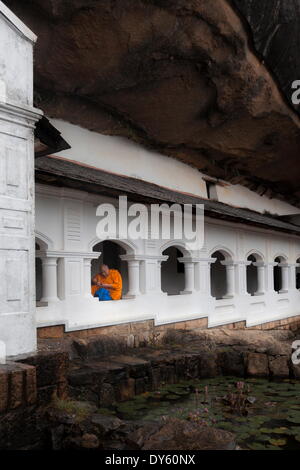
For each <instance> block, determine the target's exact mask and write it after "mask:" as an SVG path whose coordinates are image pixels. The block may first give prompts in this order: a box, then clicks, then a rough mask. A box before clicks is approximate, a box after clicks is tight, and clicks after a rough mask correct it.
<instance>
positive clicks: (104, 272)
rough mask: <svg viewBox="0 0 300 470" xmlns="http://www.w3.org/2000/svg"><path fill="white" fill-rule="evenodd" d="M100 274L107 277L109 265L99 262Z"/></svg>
mask: <svg viewBox="0 0 300 470" xmlns="http://www.w3.org/2000/svg"><path fill="white" fill-rule="evenodd" d="M100 274H101V275H102V276H104V277H107V276H108V275H109V267H108V266H107V264H101V266H100Z"/></svg>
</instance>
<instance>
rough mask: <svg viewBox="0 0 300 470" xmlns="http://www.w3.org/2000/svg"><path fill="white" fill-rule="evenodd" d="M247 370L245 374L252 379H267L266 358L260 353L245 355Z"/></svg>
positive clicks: (267, 366)
mask: <svg viewBox="0 0 300 470" xmlns="http://www.w3.org/2000/svg"><path fill="white" fill-rule="evenodd" d="M246 363H247V369H246V373H247V375H249V376H254V377H268V376H269V363H268V356H267V355H266V354H260V353H248V354H247V361H246Z"/></svg>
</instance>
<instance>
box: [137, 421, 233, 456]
mask: <svg viewBox="0 0 300 470" xmlns="http://www.w3.org/2000/svg"><path fill="white" fill-rule="evenodd" d="M128 439H129V440H130V441H132V442H135V443H137V445H138V446H139V448H140V449H142V450H233V449H235V442H234V436H233V434H231V433H230V432H227V431H223V430H221V429H214V428H211V427H203V426H200V425H199V424H197V423H193V422H188V421H183V420H180V419H177V418H169V419H167V420H166V421H165V422H162V423H155V424H154V423H150V424H148V425H147V424H146V425H144V426H143V427H141V428H139V429H138V430H137V431H135V432H133V433H132V434H131V435H129V436H128Z"/></svg>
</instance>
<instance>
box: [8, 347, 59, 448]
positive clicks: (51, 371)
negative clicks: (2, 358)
mask: <svg viewBox="0 0 300 470" xmlns="http://www.w3.org/2000/svg"><path fill="white" fill-rule="evenodd" d="M67 370H68V355H67V354H65V353H39V354H35V355H32V356H30V357H27V358H25V359H22V360H21V362H12V361H8V362H7V363H6V364H2V365H0V450H1V449H35V448H44V447H45V446H46V447H47V442H46V441H47V432H46V428H47V423H46V421H45V418H44V409H45V407H46V406H47V405H49V404H50V403H51V401H52V399H53V398H55V397H58V398H61V399H63V398H67V393H68V387H67V379H66V377H67Z"/></svg>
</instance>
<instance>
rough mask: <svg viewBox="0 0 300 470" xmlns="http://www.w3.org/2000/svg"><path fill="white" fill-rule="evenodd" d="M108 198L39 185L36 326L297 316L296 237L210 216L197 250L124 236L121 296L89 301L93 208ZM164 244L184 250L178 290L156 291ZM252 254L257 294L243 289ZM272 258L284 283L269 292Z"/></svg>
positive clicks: (299, 245)
mask: <svg viewBox="0 0 300 470" xmlns="http://www.w3.org/2000/svg"><path fill="white" fill-rule="evenodd" d="M108 201H111V202H113V203H114V204H115V205H117V202H118V201H117V200H113V199H109V198H104V197H102V196H97V195H93V194H89V193H86V192H83V191H74V190H69V189H59V188H54V187H48V186H41V185H38V186H37V202H36V233H37V243H39V241H41V242H42V243H41V246H42V248H41V251H40V252H39V253H37V256H38V257H40V258H41V259H42V262H43V263H44V264H43V269H44V272H45V273H46V275H45V282H46V284H47V285H46V294H45V295H44V298H43V299H42V300H43V302H44V303H43V304H41V305H43V306H41V307H38V308H37V321H38V325H39V326H50V325H57V324H65V325H66V330H67V331H72V330H76V329H84V328H90V327H100V326H106V325H113V324H119V323H126V322H130V321H141V320H145V319H154V321H155V324H165V323H172V322H178V321H184V320H189V319H195V318H202V317H208V322H209V326H218V325H224V324H226V323H232V322H238V321H243V320H246V322H247V325H248V326H251V325H256V324H260V323H265V322H270V321H275V320H278V319H282V318H287V317H291V316H294V315H299V313H300V308H299V301H300V292H299V290H297V289H296V283H295V279H296V268H297V266H296V261H297V260H298V259H299V258H300V240H299V238H297V237H295V236H292V235H288V234H284V233H279V232H275V231H271V230H263V229H260V228H256V227H252V226H249V225H243V224H232V223H230V222H225V221H220V220H217V219H210V218H206V219H205V244H204V247H203V249H202V250H201V251H200V252H191V251H190V250H189V249H188V247H187V245H186V243H185V242H184V241H183V242H168V241H166V240H134V241H130V240H122V241H121V242H120V244H121V246H122V247H123V249H124V250H125V254H124V255H122V256H121V257H122V259H123V261H124V262H126V263H127V268H128V292H127V293H126V294H127V295H125V296H124V298H122V300H120V301H111V302H99V301H98V299H95V298H92V296H91V294H90V284H91V263H92V261H93V260H94V259H98V257H99V253H97V252H94V251H93V247H94V246H95V245H96V244H97V243H99V242H100V241H101V240H98V239H97V236H96V225H97V222H98V220H99V218H98V217H96V207H97V206H98V204H100V203H103V202H108ZM46 213H47V214H48V217H45V214H46ZM169 246H175V247H177V248H178V249H179V250H181V251H182V252H183V256H180V258H179V260H180V259H181V262H183V263H184V266H185V274H184V289H183V291H181V293H180V294H179V295H168V294H167V293H165V292H162V283H161V264H163V263H164V262H166V256H164V254H165V250H166V248H168V247H169ZM216 251H219V252H221V253H222V255H223V260H224V261H223V262H222V263H224V264H222V266H223V269H224V270H225V271H226V295H224V297H223V298H221V299H219V300H216V299H215V298H214V297H212V295H211V288H210V285H211V281H212V280H211V274H210V267H211V264H212V263H213V262H214V261H215V260H214V259H213V255H214V253H215V252H216ZM251 254H253V255H255V257H256V258H255V259H256V260H257V262H256V264H257V271H259V283H258V284H259V289H258V292H256V293H255V295H250V294H249V293H248V292H247V278H246V272H247V271H246V268H247V263H250V261H247V258H248V257H249V255H251ZM278 256H280V257H281V262H280V268H281V270H282V273H283V278H284V281H285V285H284V289H282V291H281V292H280V293H277V292H275V291H274V281H273V276H274V274H273V269H274V265H276V264H277V263H275V261H274V260H275V258H276V257H278ZM176 267H177V263H173V268H174V269H173V271H172V269H171V268H172V267H171V266H170V268H169V269H170V271H169V279H168V283H169V287H170V289H168V290H169V294H173V293H174V292H172V286H173V287H174V289H175V287H176V283H177V279H178V278H177V274H178V273H176V269H175V268H176ZM213 282H219V281H218V279H217V280H216V279H213ZM167 287H168V286H167ZM44 288H45V283H44Z"/></svg>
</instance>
